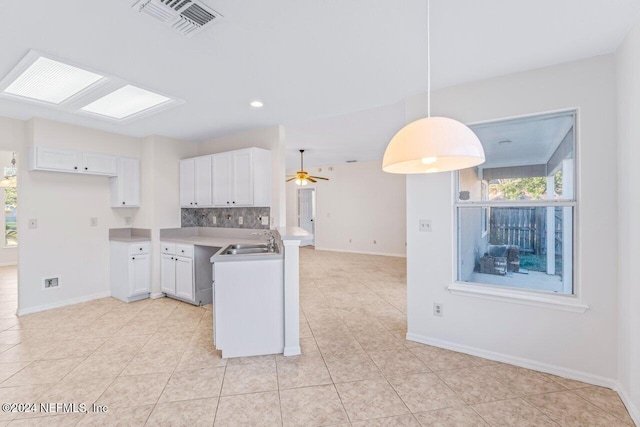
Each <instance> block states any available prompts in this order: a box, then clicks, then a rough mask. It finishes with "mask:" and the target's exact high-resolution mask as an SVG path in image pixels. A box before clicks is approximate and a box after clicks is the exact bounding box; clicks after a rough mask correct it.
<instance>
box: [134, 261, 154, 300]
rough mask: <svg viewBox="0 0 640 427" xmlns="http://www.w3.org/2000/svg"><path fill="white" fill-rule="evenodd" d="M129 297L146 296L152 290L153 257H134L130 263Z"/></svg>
mask: <svg viewBox="0 0 640 427" xmlns="http://www.w3.org/2000/svg"><path fill="white" fill-rule="evenodd" d="M129 263H130V264H129V267H130V269H129V275H130V279H129V280H130V281H129V296H135V295H140V294H145V293H148V292H150V290H151V257H150V255H149V254H146V255H132V256H131V259H130V261H129Z"/></svg>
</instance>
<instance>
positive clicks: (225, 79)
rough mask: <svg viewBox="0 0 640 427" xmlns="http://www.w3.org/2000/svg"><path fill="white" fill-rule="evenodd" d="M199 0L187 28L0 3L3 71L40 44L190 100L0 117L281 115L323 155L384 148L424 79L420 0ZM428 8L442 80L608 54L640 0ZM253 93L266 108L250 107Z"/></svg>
mask: <svg viewBox="0 0 640 427" xmlns="http://www.w3.org/2000/svg"><path fill="white" fill-rule="evenodd" d="M204 1H205V2H206V3H207V4H208V5H209V6H211V7H213V8H214V9H215V10H217V11H219V12H220V13H222V14H223V15H224V19H223V21H222V22H220V23H218V24H215V25H213V26H211V27H210V28H209V29H207V30H205V31H203V32H202V33H200V34H198V35H196V36H195V37H193V38H185V37H183V36H181V35H180V34H177V33H174V32H172V31H171V30H170V29H169V28H167V27H165V26H163V25H162V24H160V23H158V22H156V21H154V20H152V19H150V18H148V17H146V16H142V15H140V14H138V13H135V12H133V11H132V9H131V5H132V4H133V3H134V0H110V1H99V2H94V1H86V0H58V1H51V0H29V1H13V2H3V5H2V13H1V14H0V36H1V37H0V51H1V52H2V55H0V78H1V77H3V76H4V75H6V74H7V73H8V72H9V71H10V70H11V69H12V68H13V67H14V66H15V64H16V63H17V62H18V61H19V60H20V59H21V58H22V57H23V56H24V55H25V54H26V53H27V51H28V50H29V49H37V50H41V51H44V52H48V53H50V54H53V55H55V56H58V57H60V58H66V59H68V60H69V61H71V62H72V63H74V64H84V65H85V66H87V67H89V68H91V69H95V70H99V71H103V72H105V73H107V74H110V75H115V76H118V77H121V78H123V79H126V80H128V81H131V82H133V83H139V84H142V85H144V86H145V87H147V88H150V89H157V90H158V91H161V92H162V93H167V94H169V95H172V96H175V97H178V98H181V99H184V100H185V101H186V103H185V104H183V105H181V106H178V107H176V108H174V109H171V110H167V111H164V112H161V113H159V114H157V115H155V116H151V117H147V118H143V119H141V120H139V121H135V122H132V123H129V124H112V123H109V122H105V121H101V120H98V119H95V118H90V117H83V116H79V115H74V114H72V113H68V112H61V111H55V110H51V109H47V108H45V107H39V106H34V105H32V104H26V103H20V102H16V101H10V100H6V99H2V100H0V115H3V116H9V117H14V118H20V119H28V118H30V117H33V116H39V117H44V118H49V119H53V120H60V121H64V122H69V123H74V124H78V125H84V126H89V127H94V128H99V129H104V130H109V131H113V132H118V133H123V134H128V135H133V136H145V135H149V134H159V135H165V136H169V137H174V138H178V139H184V140H189V141H201V140H206V139H209V138H211V137H214V136H219V135H223V134H228V133H232V132H236V131H240V130H245V129H250V128H257V127H261V126H268V125H273V124H284V125H285V126H286V127H287V129H288V133H289V135H290V136H291V139H289V140H288V144H289V145H290V146H291V147H292V148H298V147H303V146H305V145H307V144H312V143H313V144H316V145H317V150H318V156H320V153H321V152H322V150H324V151H326V153H329V152H330V151H333V152H334V154H335V155H334V156H333V157H330V156H329V155H328V154H327V155H326V157H325V159H326V160H324V161H323V162H325V163H326V162H328V160H330V159H333V160H332V161H341V160H345V159H351V158H356V156H358V157H361V158H358V160H366V159H370V158H372V157H375V156H377V158H380V157H381V153H382V151H383V149H384V144H386V142H387V141H388V138H389V137H390V135H389V133H390V132H391V130H392V129H396V127H397V120H398V116H397V115H396V112H397V107H394V105H395V104H396V103H398V102H399V101H400V100H402V99H403V98H405V97H406V96H408V95H413V94H416V93H420V92H424V91H425V89H426V79H425V74H426V55H425V53H426V39H425V15H426V6H425V5H426V0H402V1H397V0H396V1H394V0H349V1H344V0H323V1H312V0H270V1H259V0H244V1H237V0H204ZM431 10H432V48H433V49H432V61H433V84H434V87H435V88H441V87H445V86H450V85H454V84H458V83H462V82H467V81H473V80H478V79H482V78H487V77H493V76H497V75H503V74H508V73H511V72H516V71H522V70H527V69H532V68H537V67H543V66H547V65H552V64H556V63H561V62H566V61H571V60H576V59H580V58H585V57H589V56H594V55H599V54H603V53H607V52H612V51H613V50H614V49H615V48H616V47H617V46H618V44H619V43H620V41H621V40H622V38H623V37H624V35H625V33H626V31H627V30H628V29H629V28H630V27H631V25H632V24H633V23H634V22H636V21H637V20H638V18H639V17H640V2H639V1H638V0H607V1H604V0H538V1H535V2H534V1H524V0H519V1H514V0H512V1H508V0H483V1H477V0H432V5H431ZM255 98H259V99H261V100H263V101H264V102H265V107H264V108H263V109H261V110H257V109H251V108H249V106H248V103H249V101H250V100H253V99H255ZM382 106H387V107H383V108H382V109H379V108H376V107H382ZM387 109H388V110H389V111H390V112H391V114H390V115H389V117H380V111H383V110H387ZM363 110H368V111H369V112H370V113H371V114H372V116H371V118H370V119H368V120H367V119H365V118H364V117H363V116H361V114H363V113H356V114H355V115H353V116H351V118H353V119H354V120H355V121H356V122H357V123H360V126H356V125H354V124H353V123H351V121H350V120H348V119H347V118H340V117H337V118H333V119H326V118H328V117H329V118H330V117H335V116H341V115H344V114H347V113H353V112H361V111H363ZM374 119H375V126H374V128H375V129H377V130H374V129H372V128H371V123H372V121H373V120H374ZM305 131H306V132H307V133H308V135H305V134H304V133H305ZM323 132H325V133H324V134H323ZM391 134H392V133H391ZM294 137H295V138H294ZM303 148H310V149H311V148H314V149H316V147H312V146H311V145H310V146H308V147H303ZM312 152H313V150H311V151H310V152H309V160H310V161H311V159H312V157H313V155H312ZM376 153H377V154H376Z"/></svg>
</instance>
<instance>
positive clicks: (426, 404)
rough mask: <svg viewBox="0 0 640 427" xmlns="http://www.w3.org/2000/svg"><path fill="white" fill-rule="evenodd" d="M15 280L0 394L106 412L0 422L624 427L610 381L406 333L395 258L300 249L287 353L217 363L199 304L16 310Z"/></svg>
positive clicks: (4, 332)
mask: <svg viewBox="0 0 640 427" xmlns="http://www.w3.org/2000/svg"><path fill="white" fill-rule="evenodd" d="M15 280H16V277H15V269H12V268H0V403H5V402H15V403H17V402H22V403H26V402H37V403H39V402H57V403H71V402H75V403H85V404H86V405H87V407H88V408H91V405H92V404H94V403H95V404H97V405H103V406H106V407H108V411H107V412H106V413H88V414H83V413H71V414H57V415H51V414H50V413H49V414H42V413H39V412H35V413H34V412H31V413H15V412H13V413H11V412H9V413H7V412H4V413H3V412H0V426H2V425H6V424H10V425H28V426H32V425H40V424H42V425H60V426H66V425H69V426H72V425H126V426H137V425H140V426H142V425H149V426H156V425H168V426H169V425H171V426H178V425H185V426H193V425H203V426H212V425H214V424H215V426H271V425H273V426H282V425H284V426H329V425H344V426H349V425H352V426H420V425H422V426H484V425H493V426H544V425H550V426H554V425H563V426H600V425H602V426H605V425H606V426H616V425H620V426H624V425H633V423H632V421H631V419H630V418H629V415H628V414H627V412H626V410H625V408H624V406H623V405H622V403H621V402H620V399H619V398H618V396H617V394H616V393H615V392H613V391H611V390H608V389H604V388H600V387H593V386H590V385H588V384H583V383H579V382H576V381H571V380H567V379H563V378H558V377H553V376H550V375H545V374H542V373H538V372H534V371H529V370H526V369H521V368H517V367H514V366H509V365H503V364H496V363H494V362H491V361H488V360H484V359H479V358H476V357H471V356H468V355H464V354H460V353H454V352H450V351H447V350H442V349H438V348H435V347H430V346H425V345H421V344H417V343H412V342H408V341H406V340H405V339H404V334H405V329H404V328H405V322H406V320H405V312H406V289H405V264H404V260H403V259H398V258H387V257H375V256H366V255H352V254H338V253H331V252H316V251H314V250H312V249H303V250H301V301H300V303H301V308H302V321H301V325H300V326H301V333H302V337H303V338H302V347H303V355H302V356H299V357H295V358H284V357H282V356H264V357H255V358H240V359H229V360H223V359H221V358H220V356H219V354H218V352H217V351H216V350H215V348H214V347H213V345H212V344H211V327H212V324H211V311H210V307H209V309H207V308H202V307H193V306H190V305H187V304H183V303H179V302H176V301H173V300H170V299H166V298H163V299H159V300H144V301H139V302H136V303H131V304H125V303H122V302H120V301H117V300H115V299H112V298H105V299H102V300H96V301H92V302H89V303H85V304H78V305H74V306H70V307H65V308H60V309H56V310H50V311H47V312H42V313H37V314H33V315H29V316H23V317H21V318H16V317H15V315H14V312H15V295H16V291H15V287H16V283H15ZM60 325H64V327H60Z"/></svg>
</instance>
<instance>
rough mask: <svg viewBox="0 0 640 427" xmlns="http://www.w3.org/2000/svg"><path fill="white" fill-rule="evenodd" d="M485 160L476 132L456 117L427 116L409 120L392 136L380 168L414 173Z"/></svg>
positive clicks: (439, 170)
mask: <svg viewBox="0 0 640 427" xmlns="http://www.w3.org/2000/svg"><path fill="white" fill-rule="evenodd" d="M482 163H484V149H483V148H482V144H481V143H480V140H479V139H478V137H477V136H476V134H475V133H473V131H472V130H471V129H469V128H468V127H467V126H465V125H463V124H462V123H460V122H459V121H457V120H453V119H449V118H447V117H427V118H424V119H420V120H416V121H415V122H412V123H409V124H408V125H406V126H405V127H403V128H402V129H400V131H398V133H396V134H395V136H394V137H393V138H392V139H391V142H390V143H389V145H388V146H387V150H386V151H385V152H384V158H383V160H382V170H383V171H385V172H389V173H401V174H415V173H434V172H447V171H452V170H459V169H466V168H470V167H472V166H477V165H480V164H482Z"/></svg>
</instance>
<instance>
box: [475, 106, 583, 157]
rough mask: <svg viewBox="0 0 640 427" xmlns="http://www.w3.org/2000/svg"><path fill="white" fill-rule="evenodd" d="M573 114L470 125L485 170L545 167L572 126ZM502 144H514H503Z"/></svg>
mask: <svg viewBox="0 0 640 427" xmlns="http://www.w3.org/2000/svg"><path fill="white" fill-rule="evenodd" d="M573 124H574V118H573V115H572V114H571V113H567V114H552V115H542V116H535V117H529V118H523V119H514V120H504V121H499V122H492V123H486V124H480V125H475V126H471V130H473V131H474V132H475V134H476V135H477V136H478V139H480V142H481V143H482V147H483V148H484V154H485V157H486V159H487V161H486V162H485V163H484V164H483V165H482V168H492V167H503V166H522V165H523V163H522V162H523V160H522V159H526V163H525V164H526V165H541V164H546V163H547V162H548V161H549V159H550V158H551V156H552V155H553V153H554V152H555V151H556V149H557V148H558V146H559V145H560V143H561V142H562V140H563V139H564V137H565V136H566V135H567V133H568V132H569V130H571V128H572V127H573ZM501 141H511V142H510V143H503V144H501V143H500V142H501Z"/></svg>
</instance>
